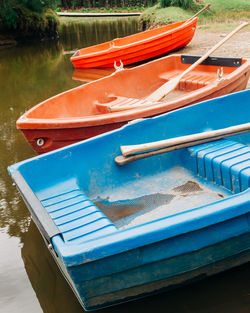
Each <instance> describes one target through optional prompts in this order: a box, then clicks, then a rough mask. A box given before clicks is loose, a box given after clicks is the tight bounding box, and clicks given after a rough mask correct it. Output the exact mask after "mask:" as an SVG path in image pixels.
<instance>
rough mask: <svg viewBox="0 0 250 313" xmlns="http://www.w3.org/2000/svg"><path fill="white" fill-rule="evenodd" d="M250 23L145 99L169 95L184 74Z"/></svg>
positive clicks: (235, 31) (156, 99)
mask: <svg viewBox="0 0 250 313" xmlns="http://www.w3.org/2000/svg"><path fill="white" fill-rule="evenodd" d="M248 24H249V23H248V22H245V23H243V24H241V25H240V26H238V27H237V28H236V29H235V30H234V31H232V32H231V33H230V34H228V35H227V36H226V37H225V38H224V39H222V40H221V41H220V42H218V43H217V44H216V45H215V46H214V47H212V48H211V49H210V50H209V51H208V52H207V53H206V54H204V55H203V56H202V57H201V58H200V59H198V60H197V61H196V62H195V63H193V64H192V65H191V66H189V67H188V68H187V69H186V70H185V71H184V72H182V73H181V74H180V75H178V76H176V77H175V78H173V79H171V80H169V81H168V82H166V83H165V84H163V85H162V86H161V87H160V88H158V89H157V90H156V91H154V92H153V93H152V94H151V95H149V96H148V97H146V98H145V99H146V100H148V101H152V102H153V101H160V100H161V99H162V98H163V97H165V96H166V95H168V94H169V93H170V92H171V91H173V90H174V89H175V88H176V87H177V85H178V84H179V82H180V80H181V79H182V77H183V76H184V75H186V74H187V73H189V72H191V71H192V70H193V69H194V68H195V67H196V66H197V65H199V64H200V63H202V62H203V61H204V60H206V58H207V57H208V56H209V55H210V54H211V53H213V52H214V51H215V50H216V49H218V48H219V47H220V46H222V45H223V44H224V43H225V42H226V41H227V40H228V39H230V38H231V37H232V36H233V35H234V34H236V33H237V32H238V31H240V30H241V29H242V28H243V27H245V26H247V25H248Z"/></svg>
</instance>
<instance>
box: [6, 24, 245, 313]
mask: <svg viewBox="0 0 250 313" xmlns="http://www.w3.org/2000/svg"><path fill="white" fill-rule="evenodd" d="M137 30H138V24H137V21H136V20H135V19H129V20H127V19H119V20H113V19H112V20H111V19H110V20H108V19H105V20H104V21H100V20H98V21H94V22H90V21H89V20H86V25H85V26H84V25H75V24H72V25H71V26H69V27H67V28H65V27H61V39H60V40H59V41H58V42H41V43H36V44H34V43H33V44H25V45H22V46H17V47H14V48H11V49H6V50H0V82H1V83H0V108H1V111H0V158H1V161H0V251H1V252H0V253H1V255H0V256H1V257H0V312H1V313H9V312H11V313H16V312H18V313H40V312H45V313H80V312H83V309H82V308H81V306H80V305H79V303H78V301H77V300H76V298H75V296H74V294H73V292H72V291H71V289H70V287H69V286H68V285H67V283H66V281H65V280H64V278H63V277H62V275H61V273H60V271H59V269H58V268H57V266H56V264H55V262H54V260H53V259H52V257H51V255H50V254H49V252H48V250H47V247H46V246H45V243H44V242H43V239H42V237H41V235H40V233H39V232H38V230H37V228H36V226H35V225H34V223H33V222H32V221H31V219H30V214H29V212H28V209H27V208H26V206H25V204H24V203H23V201H22V199H21V197H20V196H19V194H18V192H17V190H16V188H15V187H14V186H12V181H11V179H10V178H9V176H8V173H7V170H6V168H7V166H8V165H10V164H13V163H15V162H18V161H21V160H24V159H27V158H29V157H32V156H34V155H35V153H34V152H33V150H32V149H31V148H30V146H29V145H28V143H27V142H26V141H25V139H24V137H23V136H22V134H21V133H20V132H19V131H18V130H16V127H15V121H16V119H17V118H18V117H19V116H20V115H21V114H22V113H23V112H24V111H26V110H27V109H29V108H30V107H32V106H34V105H35V104H37V103H39V102H40V101H42V100H44V99H46V98H48V97H50V96H53V95H55V94H57V93H59V92H62V91H64V90H67V89H69V88H72V87H75V86H78V85H80V84H82V83H83V82H81V81H77V80H73V79H72V76H73V67H72V65H71V63H70V61H69V56H70V55H69V54H68V52H67V51H70V50H74V49H76V48H80V47H84V46H88V45H90V44H95V43H99V42H101V41H105V40H109V39H112V38H114V37H118V36H120V37H121V36H124V35H127V34H131V33H133V32H136V31H137ZM38 179H39V177H38ZM249 277H250V266H249V265H248V264H247V265H244V266H241V267H239V268H236V269H234V270H231V271H228V272H226V273H222V274H220V275H217V276H215V277H212V278H209V279H206V280H204V281H201V282H199V283H195V284H192V285H190V286H187V287H183V288H179V289H178V290H175V291H172V292H169V293H167V294H163V295H158V296H154V297H151V298H146V299H142V300H138V301H134V302H131V303H128V304H124V305H120V306H116V307H113V308H108V309H105V310H103V311H104V312H108V313H111V312H124V313H125V312H136V313H137V312H144V313H145V312H146V313H147V312H148V313H151V312H152V313H153V312H156V311H157V312H164V313H166V312H169V313H179V312H181V313H191V312H192V313H196V312H200V313H201V312H202V313H203V312H204V313H205V312H206V313H208V312H209V313H210V312H213V313H221V312H227V313H233V312H237V313H245V312H250V296H249V294H250V283H249Z"/></svg>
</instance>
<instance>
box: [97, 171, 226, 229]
mask: <svg viewBox="0 0 250 313" xmlns="http://www.w3.org/2000/svg"><path fill="white" fill-rule="evenodd" d="M228 195H230V194H229V193H228V192H227V191H226V190H225V189H223V188H220V187H218V186H216V185H214V184H212V183H211V184H208V183H206V182H202V181H199V180H198V179H197V178H195V177H194V176H192V175H191V173H190V172H189V171H187V170H186V169H184V168H181V167H175V168H173V169H171V170H169V171H167V172H164V173H161V174H159V175H156V176H154V177H152V176H151V177H149V178H143V179H141V181H140V180H138V181H136V182H133V184H132V183H131V184H128V185H127V186H123V187H122V188H118V189H115V190H113V191H112V194H110V195H108V196H107V195H102V197H98V198H97V199H95V200H94V202H95V205H96V206H97V207H98V208H99V209H100V210H101V211H102V212H103V213H104V214H105V215H106V216H107V217H108V218H109V219H110V220H111V221H112V222H113V223H114V224H115V225H116V227H118V228H119V229H125V228H129V227H132V226H136V225H140V224H144V223H147V222H150V221H153V220H156V219H159V218H164V217H167V216H171V215H175V214H178V213H181V212H185V211H188V210H191V209H193V208H196V207H200V206H203V205H207V204H209V203H213V202H215V201H218V200H221V199H222V198H225V197H227V196H228Z"/></svg>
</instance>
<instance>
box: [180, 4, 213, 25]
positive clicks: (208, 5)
mask: <svg viewBox="0 0 250 313" xmlns="http://www.w3.org/2000/svg"><path fill="white" fill-rule="evenodd" d="M210 5H211V4H210V3H208V4H207V5H206V6H205V7H204V8H202V9H201V10H200V11H198V12H197V13H195V15H193V16H192V17H190V18H189V19H187V20H186V22H185V23H187V22H189V21H191V20H192V19H193V18H195V17H196V16H197V15H199V14H201V13H202V12H203V11H205V10H206V9H208V8H209V7H210Z"/></svg>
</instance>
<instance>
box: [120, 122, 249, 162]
mask: <svg viewBox="0 0 250 313" xmlns="http://www.w3.org/2000/svg"><path fill="white" fill-rule="evenodd" d="M249 131H250V123H246V124H240V125H236V126H230V127H227V128H222V129H218V130H212V131H208V132H203V133H197V134H192V135H187V136H182V137H177V138H171V139H166V140H161V141H155V142H151V143H145V144H140V145H132V146H121V151H122V153H123V155H120V156H117V157H116V158H115V162H116V163H117V164H118V165H124V164H127V163H130V162H133V161H136V160H140V159H144V158H147V157H150V156H153V155H158V154H162V153H166V152H170V151H174V150H178V149H182V148H186V147H191V146H195V145H199V144H202V143H206V142H210V141H213V140H218V139H222V138H225V137H229V136H233V135H239V134H242V133H246V132H249ZM154 149H156V150H154ZM146 150H148V151H146ZM135 153H137V154H135Z"/></svg>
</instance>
